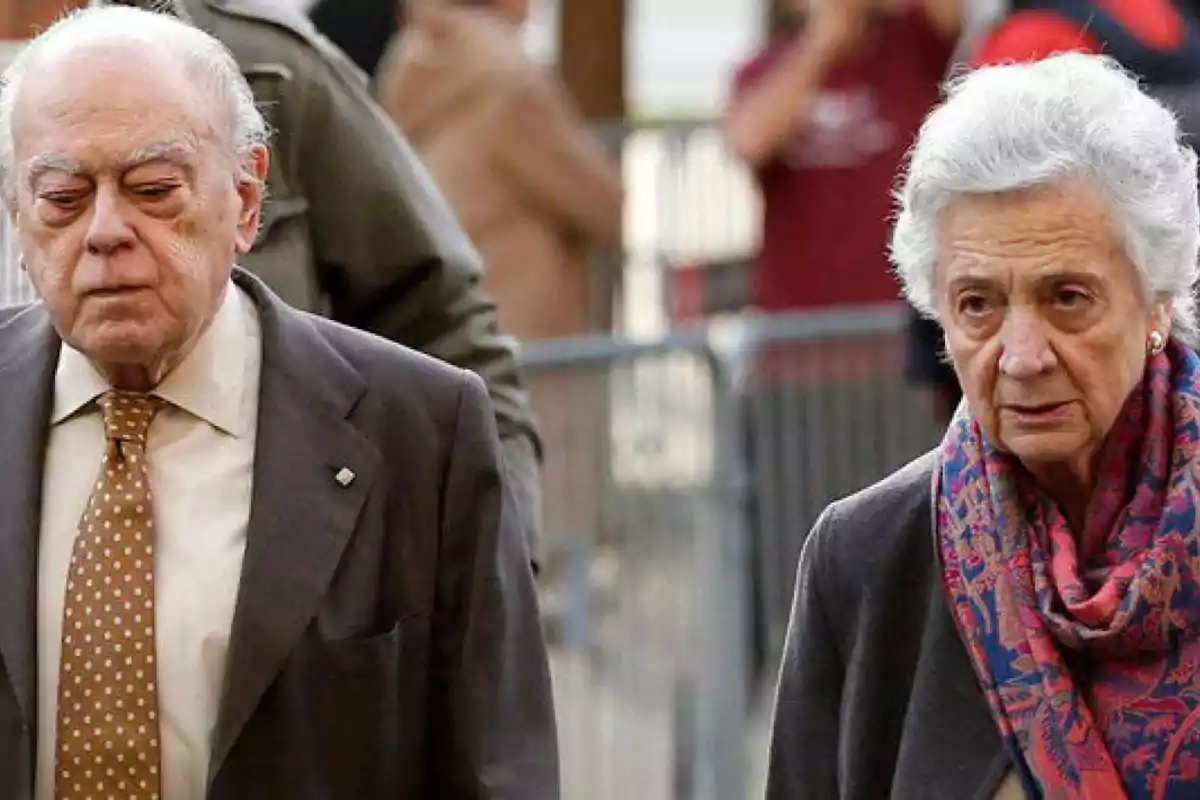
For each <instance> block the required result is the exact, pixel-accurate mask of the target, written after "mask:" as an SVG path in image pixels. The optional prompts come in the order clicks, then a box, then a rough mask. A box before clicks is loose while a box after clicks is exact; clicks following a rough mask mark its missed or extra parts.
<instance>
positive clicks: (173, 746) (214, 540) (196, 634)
mask: <svg viewBox="0 0 1200 800" xmlns="http://www.w3.org/2000/svg"><path fill="white" fill-rule="evenodd" d="M261 364H262V339H261V329H260V327H259V322H258V315H257V311H256V310H255V308H254V303H253V302H252V301H251V300H249V299H248V298H247V297H246V296H244V295H243V294H242V291H241V290H240V289H238V288H236V287H235V286H233V285H232V284H230V286H229V288H228V290H227V291H226V293H225V300H224V302H223V303H222V305H221V308H220V310H219V312H218V313H217V316H216V318H215V319H214V320H213V322H212V324H211V325H210V326H209V329H208V330H207V331H205V333H204V335H203V336H202V337H201V339H200V341H199V342H198V343H197V344H196V346H195V348H194V349H193V350H192V352H191V353H190V354H189V355H188V356H187V358H186V359H185V360H184V361H183V362H182V363H181V364H180V365H179V366H178V367H176V368H175V369H174V370H173V371H172V372H171V373H170V374H169V375H168V376H167V377H166V378H165V379H164V380H163V381H162V382H161V383H160V384H159V386H158V388H157V389H155V391H154V393H155V394H156V395H158V396H159V397H161V398H163V399H164V400H167V401H168V405H167V407H166V408H164V409H163V410H162V411H161V412H159V415H158V416H157V417H156V418H155V419H154V422H153V423H152V424H151V426H150V432H149V438H148V441H147V448H146V455H147V460H148V462H149V470H150V483H151V486H152V487H153V491H154V520H155V531H156V537H157V538H156V540H155V547H154V569H155V620H156V636H157V648H158V659H157V660H158V695H159V719H160V724H161V726H162V727H161V733H162V737H161V742H162V744H161V751H162V759H163V763H162V778H163V796H164V798H165V799H166V800H203V798H204V795H205V790H206V788H207V787H206V784H207V776H208V766H209V754H210V743H211V739H212V734H213V731H214V729H215V727H216V722H217V710H218V706H219V703H220V699H221V688H222V680H223V677H224V673H225V662H226V654H227V652H228V649H229V636H230V628H231V626H232V622H233V611H234V603H235V601H236V597H237V589H238V583H239V580H240V577H241V570H242V556H243V553H244V552H245V545H246V530H247V527H248V524H249V519H250V493H251V484H252V480H253V467H254V440H255V433H256V429H257V423H258V386H259V376H260V369H261ZM108 389H109V386H108V383H107V382H106V381H105V380H104V378H103V377H102V376H101V375H100V373H98V372H97V371H96V370H95V369H94V368H93V367H92V365H91V364H90V363H89V362H88V361H87V359H86V358H85V357H84V356H83V355H82V354H80V353H79V352H78V351H76V350H74V349H72V348H70V347H67V346H66V345H64V346H63V348H62V355H61V356H60V359H59V363H58V371H57V373H56V374H55V383H54V408H53V412H52V416H51V425H52V427H51V430H50V440H49V445H48V449H47V452H46V461H45V471H44V474H43V499H42V517H41V540H40V544H39V553H38V555H39V560H38V612H37V613H38V642H37V648H38V653H37V655H38V772H37V783H38V787H37V795H36V796H37V798H39V800H52V798H53V796H54V751H55V735H56V731H55V715H56V702H57V692H58V670H59V651H60V647H61V639H60V637H61V631H62V615H63V599H64V595H63V592H64V588H65V584H66V575H67V569H68V565H69V563H70V559H71V549H72V545H73V544H74V540H75V535H76V528H77V526H78V524H79V520H80V518H81V517H82V516H83V512H84V508H85V507H86V506H87V502H88V498H89V496H90V494H91V491H92V487H93V485H94V484H95V481H96V476H97V473H98V465H99V464H100V463H101V461H102V460H103V457H104V452H105V441H104V426H103V421H102V419H101V415H100V410H99V408H98V406H97V405H96V403H95V402H94V401H95V400H96V398H97V397H98V396H99V395H101V394H103V393H104V392H105V391H107V390H108Z"/></svg>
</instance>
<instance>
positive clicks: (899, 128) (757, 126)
mask: <svg viewBox="0 0 1200 800" xmlns="http://www.w3.org/2000/svg"><path fill="white" fill-rule="evenodd" d="M787 1H788V2H789V3H790V5H791V8H792V11H793V14H794V18H795V19H796V20H799V21H800V22H799V23H798V24H797V25H795V26H793V28H792V29H791V30H785V31H784V32H782V33H781V35H779V36H776V37H775V38H774V39H773V40H772V41H770V42H769V43H768V44H767V46H766V47H765V48H764V49H763V50H762V51H761V52H760V53H758V54H757V55H756V56H754V57H753V58H752V59H751V60H750V61H749V62H748V63H747V64H745V65H744V66H743V67H742V68H741V69H740V70H739V72H738V74H737V76H736V79H735V87H734V93H733V99H732V102H731V104H730V107H729V109H728V112H727V114H726V117H725V120H724V134H725V138H726V140H727V141H728V143H729V145H730V147H731V148H732V149H733V151H734V152H735V153H737V155H738V156H740V157H741V159H742V160H743V161H744V162H745V163H746V164H747V165H748V166H749V167H750V168H751V169H752V170H753V171H754V174H755V176H756V177H757V180H758V184H759V187H760V189H761V192H762V198H763V206H764V215H763V222H762V239H763V241H762V252H761V254H760V258H759V262H758V268H757V273H756V275H755V278H754V301H755V304H756V305H757V306H758V307H760V308H763V309H765V310H770V311H775V310H790V309H797V308H811V307H821V306H834V305H846V304H863V303H874V302H880V301H889V300H896V299H898V297H899V285H898V284H897V282H896V280H895V278H894V277H893V276H892V273H891V270H890V268H889V265H888V261H887V238H888V230H889V226H890V222H889V220H890V218H891V214H892V200H891V189H892V186H893V183H894V181H895V178H896V174H897V171H898V168H899V166H900V163H901V161H902V160H903V157H904V153H905V152H906V150H907V149H908V146H909V144H910V142H911V141H912V139H913V137H914V135H915V134H916V131H917V128H918V127H919V126H920V123H921V120H922V119H923V118H924V115H925V113H926V112H927V111H928V110H929V108H930V107H931V106H932V105H933V104H934V103H935V102H936V101H937V99H938V96H939V84H940V82H941V80H942V78H943V76H944V74H945V71H946V67H947V64H948V62H949V59H950V56H951V54H952V51H953V49H954V45H955V42H956V41H957V37H958V34H959V30H960V28H961V25H962V16H963V13H962V0H913V1H912V2H907V1H906V0H900V2H883V3H880V2H875V1H874V0H787Z"/></svg>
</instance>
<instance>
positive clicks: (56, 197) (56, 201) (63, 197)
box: [41, 192, 83, 211]
mask: <svg viewBox="0 0 1200 800" xmlns="http://www.w3.org/2000/svg"><path fill="white" fill-rule="evenodd" d="M41 199H42V201H43V202H46V203H49V204H50V205H52V206H54V207H55V208H58V209H61V210H63V211H71V210H72V209H74V208H76V207H77V206H78V205H79V204H80V203H81V202H82V201H83V195H80V194H75V193H73V192H49V193H46V194H43V195H42V196H41Z"/></svg>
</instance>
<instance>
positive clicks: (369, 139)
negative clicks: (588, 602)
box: [285, 48, 541, 559]
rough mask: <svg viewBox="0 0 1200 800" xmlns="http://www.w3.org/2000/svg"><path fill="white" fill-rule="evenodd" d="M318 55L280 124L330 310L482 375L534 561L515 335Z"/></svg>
mask: <svg viewBox="0 0 1200 800" xmlns="http://www.w3.org/2000/svg"><path fill="white" fill-rule="evenodd" d="M320 56H321V57H320V58H313V59H311V60H310V61H309V63H308V64H307V65H306V68H307V70H308V72H307V74H305V75H302V76H298V79H297V80H296V81H295V83H294V88H293V91H294V92H296V96H295V97H293V98H291V102H290V105H291V106H292V107H293V109H294V111H293V113H289V114H288V115H286V116H285V121H286V123H285V124H289V125H292V126H294V129H293V130H290V131H287V132H286V134H287V135H289V136H291V137H295V143H294V144H293V147H292V148H291V153H290V157H289V160H290V161H291V162H292V163H291V164H289V165H288V166H287V169H288V170H289V171H294V173H295V174H297V175H298V177H299V182H300V185H301V186H302V187H304V191H305V194H306V196H307V199H308V203H309V216H310V220H311V226H312V237H313V247H314V251H315V256H316V260H317V262H318V264H319V268H320V269H321V272H322V275H321V282H322V288H323V289H324V290H325V292H326V293H327V294H328V296H329V298H330V305H331V315H332V316H333V318H334V319H336V320H338V321H339V322H343V323H346V324H348V325H351V326H353V327H356V328H360V329H362V330H366V331H369V332H371V333H375V334H377V335H380V336H383V337H384V338H387V339H391V340H393V341H396V342H399V343H401V344H404V345H406V346H408V347H411V348H414V349H417V350H421V351H423V352H425V353H429V354H430V355H433V356H435V357H437V358H440V359H442V360H444V361H447V362H449V363H451V364H454V365H456V366H458V367H462V368H464V369H468V370H471V371H472V372H475V373H476V374H478V375H479V376H480V377H482V378H483V380H484V382H485V383H486V385H487V387H488V391H489V393H490V395H491V400H492V403H493V405H494V406H495V410H496V417H497V422H498V425H499V433H500V436H501V438H502V440H503V441H504V452H505V456H506V460H507V461H508V463H509V473H510V475H511V476H512V478H513V479H514V480H521V481H523V483H522V484H521V485H519V486H516V487H515V490H516V492H517V495H518V502H519V503H520V506H521V516H522V520H523V524H524V525H525V528H526V532H527V538H528V540H529V545H530V549H531V552H532V554H533V555H534V557H535V559H536V554H537V550H538V545H539V541H540V536H539V528H540V487H539V485H538V480H539V478H540V472H539V461H540V456H541V444H540V442H539V440H538V435H537V429H536V425H535V422H534V418H533V413H532V410H531V407H530V403H529V395H528V393H527V391H526V390H525V388H524V385H523V381H522V378H521V375H520V371H519V368H518V364H517V344H516V341H515V340H514V339H512V338H510V337H506V336H504V335H502V333H501V331H500V330H499V324H498V319H497V312H496V306H495V304H494V303H493V302H492V300H491V299H490V298H488V297H487V296H486V295H485V293H484V292H483V290H482V288H481V287H480V277H481V267H480V263H479V257H478V255H477V254H476V252H475V250H474V248H473V247H472V246H471V243H470V242H469V241H468V239H467V236H466V234H465V233H464V232H463V230H462V228H461V227H460V226H459V224H458V222H457V221H456V220H455V218H454V216H453V214H452V213H451V211H450V210H449V208H448V206H447V205H446V203H445V201H444V200H443V199H442V197H441V195H440V194H439V193H438V191H437V189H436V188H435V187H434V186H433V183H432V181H431V179H430V178H429V176H428V174H427V173H426V171H425V169H424V167H423V166H422V165H421V164H420V162H419V160H418V158H417V157H416V155H415V154H414V152H413V151H412V149H411V148H410V147H409V145H408V143H407V142H406V141H405V140H404V139H403V137H402V136H401V135H400V133H399V131H398V130H397V129H396V128H395V126H394V125H393V124H392V123H391V121H390V120H389V119H388V118H387V117H386V116H385V115H384V114H383V112H382V111H381V110H380V109H379V108H378V106H376V105H375V103H374V101H373V100H371V98H370V96H369V94H368V92H367V87H366V85H365V84H364V82H363V81H362V80H361V76H360V74H359V73H357V72H355V71H354V70H353V67H352V65H350V64H349V63H348V62H347V63H345V64H342V63H340V62H339V59H342V60H344V57H343V56H341V54H339V53H336V52H332V48H330V52H325V51H324V50H322V51H321V52H320Z"/></svg>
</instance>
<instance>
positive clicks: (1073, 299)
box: [1054, 289, 1088, 310]
mask: <svg viewBox="0 0 1200 800" xmlns="http://www.w3.org/2000/svg"><path fill="white" fill-rule="evenodd" d="M1087 300H1088V296H1087V294H1086V293H1084V292H1081V291H1079V290H1078V289H1059V290H1058V291H1057V292H1056V293H1055V295H1054V302H1055V303H1057V304H1058V306H1059V307H1060V308H1065V309H1068V310H1070V309H1074V308H1079V307H1080V306H1082V305H1084V304H1085V303H1086V302H1087Z"/></svg>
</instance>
